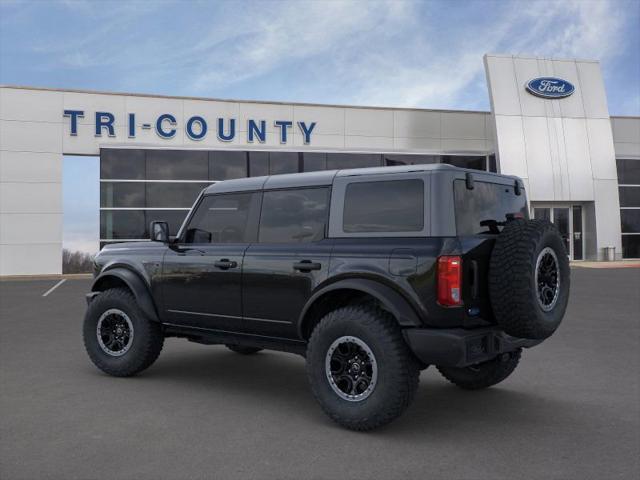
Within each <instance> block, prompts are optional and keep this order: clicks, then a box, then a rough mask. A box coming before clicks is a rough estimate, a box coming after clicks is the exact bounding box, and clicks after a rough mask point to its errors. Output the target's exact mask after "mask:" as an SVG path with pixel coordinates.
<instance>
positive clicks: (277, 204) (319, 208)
mask: <svg viewBox="0 0 640 480" xmlns="http://www.w3.org/2000/svg"><path fill="white" fill-rule="evenodd" d="M328 205H329V190H328V189H327V188H308V189H296V190H275V191H268V192H265V193H264V196H263V199H262V215H261V218H260V236H259V240H260V242H265V243H282V242H286V243H296V242H312V241H315V240H320V239H322V238H323V237H324V230H325V224H326V222H327V209H328Z"/></svg>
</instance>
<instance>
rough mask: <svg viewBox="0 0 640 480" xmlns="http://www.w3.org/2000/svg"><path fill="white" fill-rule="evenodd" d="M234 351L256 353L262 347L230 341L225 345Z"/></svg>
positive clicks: (244, 353)
mask: <svg viewBox="0 0 640 480" xmlns="http://www.w3.org/2000/svg"><path fill="white" fill-rule="evenodd" d="M225 347H227V348H228V349H229V350H231V351H232V352H236V353H240V354H242V355H253V354H254V353H258V352H259V351H260V350H262V349H261V348H258V347H245V346H243V345H234V344H232V343H228V344H226V345H225Z"/></svg>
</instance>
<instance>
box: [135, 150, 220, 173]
mask: <svg viewBox="0 0 640 480" xmlns="http://www.w3.org/2000/svg"><path fill="white" fill-rule="evenodd" d="M146 160H147V161H146V167H147V176H146V179H147V180H208V179H209V160H208V152H204V151H192V152H176V151H173V150H147V159H146Z"/></svg>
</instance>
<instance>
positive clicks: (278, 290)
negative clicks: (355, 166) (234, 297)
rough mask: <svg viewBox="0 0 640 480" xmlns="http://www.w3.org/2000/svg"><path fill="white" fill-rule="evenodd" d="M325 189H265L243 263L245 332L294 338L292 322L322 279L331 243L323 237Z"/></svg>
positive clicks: (327, 205)
mask: <svg viewBox="0 0 640 480" xmlns="http://www.w3.org/2000/svg"><path fill="white" fill-rule="evenodd" d="M328 210H329V188H328V187H301V188H290V189H282V190H266V191H265V192H264V193H263V199H262V212H261V216H260V226H259V233H258V241H257V243H254V244H252V245H251V246H249V248H248V249H247V251H246V253H245V257H244V266H243V287H242V290H243V294H242V302H243V312H244V324H245V328H246V331H248V332H251V333H256V334H262V335H269V336H277V337H290V338H295V337H296V336H297V320H298V316H299V315H300V312H301V311H302V308H303V307H304V305H305V303H306V302H307V300H308V299H309V297H310V296H311V292H312V291H313V290H314V288H315V287H316V286H317V285H318V284H319V283H320V282H322V281H323V280H324V279H325V278H326V277H327V272H328V267H329V259H330V255H331V247H332V241H331V240H328V239H326V238H325V232H326V226H327V219H328V214H329V213H328Z"/></svg>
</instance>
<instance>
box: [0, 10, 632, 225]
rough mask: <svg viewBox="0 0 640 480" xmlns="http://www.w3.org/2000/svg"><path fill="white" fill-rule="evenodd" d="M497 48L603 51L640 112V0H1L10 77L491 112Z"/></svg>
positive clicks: (0, 25)
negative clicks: (489, 68) (489, 77)
mask: <svg viewBox="0 0 640 480" xmlns="http://www.w3.org/2000/svg"><path fill="white" fill-rule="evenodd" d="M485 53H512V54H532V55H540V56H546V57H556V58H589V59H599V60H600V61H601V65H602V70H603V74H604V78H605V85H606V88H607V96H608V101H609V111H610V113H611V114H612V115H640V0H597V1H589V0H562V1H560V0H555V1H535V0H528V1H482V0H472V1H455V0H451V1H406V2H405V1H401V0H393V1H371V0H370V1H311V2H307V1H248V2H243V1H206V2H199V1H195V0H191V1H180V2H172V1H153V0H147V1H142V0H129V1H116V2H113V1H105V0H100V1H98V0H96V1H92V0H83V1H71V0H67V1H58V2H57V1H11V0H0V84H12V85H27V86H43V87H59V88H77V89H89V90H106V91H116V92H118V91H119V92H131V93H151V94H166V95H186V96H203V97H216V98H226V99H243V100H273V101H284V102H290V101H291V102H311V103H331V104H350V105H371V106H394V107H425V108H436V109H441V108H442V109H467V110H489V98H488V94H487V87H486V80H485V74H484V67H483V61H482V56H483V55H484V54H485ZM74 162H79V163H77V165H76V167H75V168H74V167H68V168H70V169H72V171H73V172H76V174H77V175H79V177H78V178H75V177H71V178H67V172H65V178H66V179H67V183H66V184H65V185H66V188H70V185H71V186H75V185H78V184H79V183H82V182H86V181H87V180H88V179H91V181H93V180H92V179H93V177H90V176H87V175H90V174H91V172H93V173H94V174H95V171H96V167H95V166H93V167H92V166H91V165H89V164H90V163H91V162H90V161H87V162H86V165H87V169H88V170H87V172H83V171H82V163H81V162H80V161H78V160H77V159H75V160H74V159H70V160H68V161H67V160H65V165H72V164H74ZM65 168H67V167H65ZM69 175H71V174H70V173H69ZM96 178H97V177H96ZM73 189H74V190H75V187H74V188H73ZM67 197H69V202H71V203H72V204H73V203H76V204H77V203H78V200H80V197H79V196H78V195H76V196H74V195H72V194H69V195H65V199H66V198H67ZM76 206H77V205H76ZM69 208H71V207H69ZM91 208H93V207H91ZM65 211H66V205H65ZM89 215H93V216H95V212H93V213H91V212H90V213H87V217H86V218H87V219H88V218H89ZM71 217H72V218H71V219H72V220H73V223H74V224H76V225H79V224H81V223H82V222H81V221H80V220H78V218H77V217H74V216H73V215H72V216H71ZM66 218H67V215H66V216H65V228H67V224H66ZM87 221H88V220H87ZM92 221H93V223H95V219H92ZM65 235H66V232H65Z"/></svg>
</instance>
